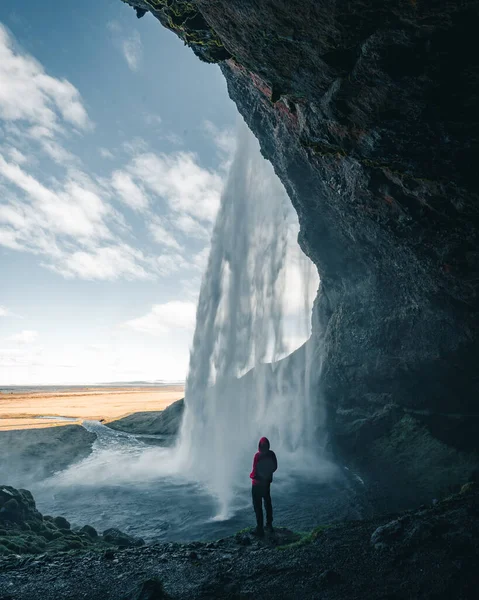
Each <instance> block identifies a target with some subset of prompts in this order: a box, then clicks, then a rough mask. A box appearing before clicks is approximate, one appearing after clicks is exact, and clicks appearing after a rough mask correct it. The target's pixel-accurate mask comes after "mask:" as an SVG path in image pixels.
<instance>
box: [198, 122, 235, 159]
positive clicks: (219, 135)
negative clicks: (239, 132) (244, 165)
mask: <svg viewBox="0 0 479 600" xmlns="http://www.w3.org/2000/svg"><path fill="white" fill-rule="evenodd" d="M203 127H204V129H205V131H206V132H207V133H208V134H209V135H210V136H211V137H212V139H213V142H214V143H215V145H216V147H217V148H218V150H220V152H222V153H223V154H224V155H225V156H226V159H227V160H228V162H229V161H230V160H231V159H232V158H233V155H234V153H235V150H236V134H235V132H234V130H233V129H219V128H218V127H216V125H214V123H212V122H211V121H208V120H206V121H205V122H204V123H203Z"/></svg>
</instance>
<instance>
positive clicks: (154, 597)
mask: <svg viewBox="0 0 479 600" xmlns="http://www.w3.org/2000/svg"><path fill="white" fill-rule="evenodd" d="M169 598H170V596H169V595H168V594H167V593H166V592H165V590H164V589H163V584H162V583H161V581H160V580H159V579H148V580H147V581H144V582H143V583H141V584H139V585H137V586H136V587H135V588H134V589H133V590H131V591H130V592H129V593H128V594H127V595H126V596H125V597H124V599H123V600H168V599H169Z"/></svg>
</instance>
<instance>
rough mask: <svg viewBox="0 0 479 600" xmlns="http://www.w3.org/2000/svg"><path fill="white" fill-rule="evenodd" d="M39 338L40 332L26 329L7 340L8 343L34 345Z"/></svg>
mask: <svg viewBox="0 0 479 600" xmlns="http://www.w3.org/2000/svg"><path fill="white" fill-rule="evenodd" d="M37 337H38V331H33V330H31V329H24V330H23V331H21V332H20V333H15V334H14V335H11V336H10V337H8V338H6V339H7V341H8V342H15V343H17V344H33V342H34V341H35V340H36V339H37Z"/></svg>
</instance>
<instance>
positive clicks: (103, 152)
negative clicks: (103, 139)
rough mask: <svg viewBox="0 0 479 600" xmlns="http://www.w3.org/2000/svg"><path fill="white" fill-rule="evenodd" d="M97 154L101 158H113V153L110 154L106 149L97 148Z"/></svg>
mask: <svg viewBox="0 0 479 600" xmlns="http://www.w3.org/2000/svg"><path fill="white" fill-rule="evenodd" d="M98 152H99V153H100V156H101V157H102V158H109V159H112V158H115V156H114V155H113V152H111V151H110V150H108V148H99V149H98Z"/></svg>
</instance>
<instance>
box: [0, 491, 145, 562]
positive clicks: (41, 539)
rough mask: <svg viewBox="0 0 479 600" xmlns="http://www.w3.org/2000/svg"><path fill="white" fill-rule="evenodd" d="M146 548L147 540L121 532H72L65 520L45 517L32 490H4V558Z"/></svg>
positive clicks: (0, 514)
mask: <svg viewBox="0 0 479 600" xmlns="http://www.w3.org/2000/svg"><path fill="white" fill-rule="evenodd" d="M143 544H144V542H143V540H141V539H137V538H134V537H132V536H129V535H127V534H125V533H123V532H121V531H119V530H117V529H108V530H106V531H104V532H103V534H102V535H99V534H98V532H97V531H96V530H95V529H94V528H93V527H91V526H89V525H85V526H84V527H81V528H78V529H72V528H71V526H70V523H69V522H68V521H67V520H66V519H65V518H64V517H51V516H49V515H45V516H44V515H42V514H41V513H40V512H39V511H38V510H37V509H36V506H35V500H34V498H33V496H32V494H31V493H30V492H29V491H28V490H22V489H20V490H17V489H15V488H13V487H11V486H0V556H17V557H18V556H20V555H23V554H41V553H44V552H47V553H48V552H61V551H68V550H81V549H85V548H95V549H96V550H98V549H103V550H104V549H106V548H110V547H111V546H115V547H130V546H142V545H143Z"/></svg>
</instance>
